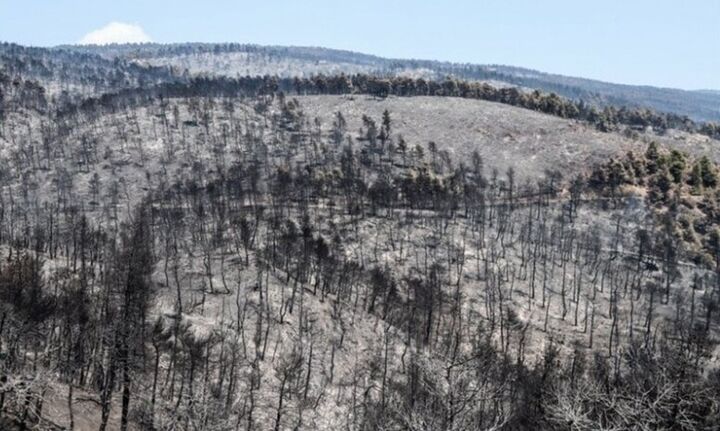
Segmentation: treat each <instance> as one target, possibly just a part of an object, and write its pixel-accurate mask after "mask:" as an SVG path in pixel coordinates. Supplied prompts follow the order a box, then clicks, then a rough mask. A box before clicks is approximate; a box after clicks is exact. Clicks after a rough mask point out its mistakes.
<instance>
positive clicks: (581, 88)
mask: <svg viewBox="0 0 720 431" xmlns="http://www.w3.org/2000/svg"><path fill="white" fill-rule="evenodd" d="M59 48H61V49H64V50H70V51H75V52H81V53H86V54H97V55H100V56H102V57H104V58H106V59H115V58H122V59H125V60H129V61H132V62H137V63H141V64H145V65H153V66H166V65H169V66H173V67H175V68H177V69H179V70H187V71H189V72H190V73H193V74H203V73H204V74H211V75H226V76H236V75H256V74H260V75H264V74H268V75H279V76H284V77H293V76H310V75H313V74H321V73H322V74H337V73H346V74H351V73H375V74H387V75H408V76H415V77H426V78H433V79H442V78H444V77H446V76H454V77H457V78H462V79H469V80H482V81H490V82H492V83H494V84H496V85H512V86H518V87H523V88H526V89H532V90H534V89H538V90H542V91H550V92H555V93H557V94H559V95H561V96H565V97H568V98H571V99H574V100H583V101H585V102H586V103H590V104H593V105H596V106H606V105H616V106H629V107H648V108H652V109H655V110H657V111H662V112H673V113H676V114H680V115H687V116H688V117H690V118H692V119H693V120H699V121H718V120H720V92H719V91H717V90H698V91H687V90H679V89H673V88H658V87H651V86H636V85H623V84H613V83H607V82H602V81H597V80H591V79H584V78H577V77H569V76H563V75H556V74H549V73H544V72H540V71H536V70H531V69H525V68H521V67H513V66H503V65H478V64H460V63H449V62H440V61H430V60H415V59H389V58H382V57H378V56H373V55H367V54H360V53H356V52H351V51H343V50H334V49H326V48H317V47H284V46H260V45H248V44H205V43H183V44H169V45H165V44H140V45H137V44H133V45H110V46H63V47H59Z"/></svg>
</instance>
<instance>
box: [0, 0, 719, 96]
mask: <svg viewBox="0 0 720 431" xmlns="http://www.w3.org/2000/svg"><path fill="white" fill-rule="evenodd" d="M111 22H120V23H128V24H133V25H136V26H139V27H140V28H141V29H142V31H144V33H145V34H146V35H147V36H148V37H149V38H151V39H152V40H153V41H155V42H186V41H200V42H243V43H259V44H278V45H311V46H325V47H330V48H341V49H349V50H353V51H360V52H364V53H369V54H376V55H381V56H386V57H401V58H423V59H437V60H448V61H456V62H469V63H496V64H508V65H515V66H523V67H530V68H533V69H538V70H542V71H546V72H554V73H561V74H565V75H572V76H582V77H588V78H596V79H601V80H605V81H611V82H619V83H627V84H647V85H656V86H665V87H678V88H685V89H701V88H708V89H720V0H685V1H681V0H675V1H670V0H654V1H650V0H624V1H620V0H603V1H583V0H574V1H569V0H567V1H566V0H546V1H542V0H535V1H532V0H504V1H502V0H490V1H481V0H475V1H472V0H442V1H441V0H437V1H423V0H416V1H404V0H396V1H393V0H356V1H342V0H334V1H332V0H304V1H303V0H253V1H244V0H235V1H231V0H204V1H198V0H173V1H169V0H114V1H108V0H0V40H2V41H10V42H17V43H21V44H27V45H41V46H49V45H57V44H64V43H75V42H78V41H80V40H81V39H82V38H83V37H84V36H86V35H87V34H88V33H90V32H91V31H93V30H97V29H100V28H102V27H104V26H105V25H107V24H109V23H111Z"/></svg>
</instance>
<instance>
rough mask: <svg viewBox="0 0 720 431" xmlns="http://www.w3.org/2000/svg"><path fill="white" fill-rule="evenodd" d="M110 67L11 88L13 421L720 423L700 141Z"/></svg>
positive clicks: (718, 296)
mask: <svg viewBox="0 0 720 431" xmlns="http://www.w3.org/2000/svg"><path fill="white" fill-rule="evenodd" d="M141 48H142V47H141ZM145 48H147V49H157V50H159V51H158V52H152V51H150V52H149V53H148V56H150V57H152V56H159V55H166V54H165V53H164V51H162V50H164V49H169V50H170V54H168V55H171V56H172V55H175V54H174V53H175V51H173V49H175V48H167V47H162V46H153V45H150V46H147V47H145ZM83 49H86V50H89V51H92V50H94V49H95V48H83ZM130 49H131V48H130V47H122V46H116V47H109V48H107V52H105V53H100V54H102V55H106V56H111V57H112V56H115V55H120V56H124V57H128V58H129V57H131V56H136V57H137V56H140V55H141V54H142V51H140V52H139V53H135V52H134V51H128V50H130ZM132 49H135V48H132ZM198 49H201V50H202V49H205V48H204V47H203V46H200V47H199V48H198ZM51 51H52V50H51ZM315 54H316V51H314V50H309V52H308V54H307V55H308V56H311V55H315ZM23 55H25V54H23ZM43 55H55V54H48V53H43ZM72 55H80V54H72ZM82 55H93V56H94V57H92V59H91V61H92V62H96V63H97V64H106V65H107V63H104V61H106V60H107V59H104V60H103V59H98V58H99V57H100V55H99V54H95V53H90V52H88V53H83V54H82ZM203 55H204V54H203ZM337 55H340V53H337ZM342 55H347V56H348V59H352V58H353V56H354V54H352V53H346V54H342ZM220 58H222V57H220ZM125 61H130V60H123V61H122V62H120V63H119V65H118V68H119V70H121V71H123V72H122V73H123V74H124V75H123V76H125V77H126V79H129V81H126V82H125V83H124V84H123V85H121V86H120V87H118V88H115V89H114V91H112V92H110V93H107V92H104V91H103V89H102V86H98V87H95V88H94V89H93V91H88V92H87V93H89V94H85V90H83V91H79V92H78V93H77V94H76V96H75V98H74V100H69V101H59V100H55V99H52V98H50V99H45V98H44V97H43V95H44V94H47V92H46V90H45V89H44V87H42V84H39V83H36V82H35V79H37V77H38V76H42V75H39V74H37V72H36V71H35V70H34V69H27V68H18V69H17V70H16V72H15V73H16V74H17V76H13V78H12V79H0V90H1V91H2V93H0V94H2V95H3V98H2V99H0V102H2V104H0V106H1V107H2V108H3V110H2V115H1V116H0V167H1V168H2V169H0V173H1V175H0V306H1V308H0V312H1V313H2V317H0V322H2V323H0V377H1V378H2V380H1V381H2V386H0V394H1V397H0V416H1V417H2V421H3V422H0V424H2V426H5V427H10V426H17V427H18V428H21V427H23V426H26V427H36V428H38V429H52V430H59V429H68V428H70V429H72V428H75V429H99V430H101V431H103V430H110V429H123V428H127V429H138V430H140V429H156V430H228V431H229V430H237V429H245V430H266V429H275V430H285V429H297V430H305V429H320V430H336V429H348V430H375V429H388V430H418V431H419V430H428V429H432V430H435V429H438V430H469V429H483V430H485V429H487V430H524V429H528V430H538V429H547V430H557V429H561V430H565V429H567V430H577V429H580V430H591V429H607V430H610V429H642V427H645V428H649V429H682V430H696V429H712V428H713V427H715V426H716V424H717V423H719V422H720V409H719V408H718V406H720V385H718V379H720V373H718V369H719V368H718V366H719V365H720V349H719V348H718V334H719V331H720V317H719V316H720V312H718V310H719V309H720V308H719V307H720V306H719V304H720V278H719V276H718V274H719V272H718V268H720V210H718V208H720V204H719V203H718V202H719V201H720V180H719V177H718V175H720V171H719V169H718V165H717V163H718V162H720V159H718V152H717V151H716V148H717V145H718V141H717V140H714V139H712V138H710V137H709V136H706V135H700V134H696V133H691V132H688V131H678V130H675V129H672V128H666V129H663V130H661V131H658V130H654V129H652V128H637V127H630V126H628V125H625V124H618V125H617V127H615V128H613V129H608V131H605V132H603V131H600V130H599V129H598V127H595V126H594V125H592V124H590V123H588V122H586V121H578V120H572V119H568V118H563V117H562V115H549V114H546V113H542V112H544V111H542V112H541V111H540V110H531V109H524V108H522V107H519V106H511V105H510V104H507V103H505V104H503V103H497V102H491V101H487V100H477V99H472V98H460V97H445V96H439V95H436V96H427V95H424V96H407V97H396V96H394V95H392V94H384V97H375V96H371V95H370V94H363V93H358V92H353V93H351V94H341V95H340V94H338V95H329V94H311V93H313V92H314V91H316V90H317V88H315V89H311V90H312V91H308V90H307V88H305V90H304V91H303V90H302V89H300V90H301V91H298V90H297V89H296V90H292V87H291V86H289V85H286V84H288V83H287V82H286V81H282V80H277V79H275V78H271V77H268V78H267V79H247V80H244V81H232V80H212V79H203V80H197V81H191V80H190V81H187V82H188V83H187V84H186V83H185V82H184V81H181V82H175V81H173V80H172V78H168V79H170V80H169V81H164V79H165V78H163V77H161V76H159V77H158V82H154V83H153V85H147V86H144V85H134V81H132V80H131V78H132V77H137V79H138V80H140V79H141V78H142V79H144V78H143V77H147V76H152V73H153V72H152V71H153V70H165V71H166V72H168V73H170V71H168V70H167V69H146V68H139V69H137V70H136V69H134V68H132V67H131V68H130V69H125V68H126V67H128V64H130V63H126V62H125ZM138 61H140V60H138ZM219 61H220V60H219ZM221 61H225V60H221ZM368 61H370V60H368ZM23 64H27V62H24V63H23ZM108 67H110V66H109V65H108ZM219 67H225V66H222V65H221V66H219ZM293 67H294V66H293ZM290 69H292V68H290ZM111 70H112V68H109V69H108V71H111ZM132 71H137V75H134V74H133V73H134V72H132ZM131 72H132V73H131ZM146 73H149V74H150V75H146ZM172 73H173V75H172V76H175V75H174V72H172ZM23 74H27V78H28V80H23ZM110 74H111V72H110ZM90 75H92V76H105V75H106V72H105V69H102V68H101V69H96V70H94V71H92V73H89V76H90ZM51 76H52V79H48V81H41V83H42V82H51V83H58V82H59V83H61V84H62V83H63V82H64V80H65V78H64V77H63V76H64V75H63V74H60V73H56V72H53V73H52V74H51ZM107 76H110V75H107ZM98 79H100V78H98ZM133 79H134V78H133ZM178 79H180V78H178ZM335 80H336V81H338V82H339V81H343V82H345V81H344V77H336V79H335ZM103 82H105V81H103ZM371 83H372V82H371ZM135 84H137V83H135ZM158 84H159V85H158ZM162 84H168V85H165V86H163V85H162ZM53 85H56V84H53ZM68 85H69V84H68ZM113 85H114V84H113ZM126 85H127V86H126ZM283 85H285V87H283ZM316 87H319V86H316ZM285 90H287V91H285ZM318 91H319V90H318ZM98 93H99V94H98ZM306 93H307V94H306ZM83 94H85V95H83ZM88 95H94V96H96V97H94V98H87V97H86V96H88ZM539 100H541V101H542V100H554V101H557V99H556V98H549V99H542V98H541V99H539ZM558 106H560V107H562V106H563V105H561V104H558ZM550 108H552V107H548V109H545V111H548V112H550V111H552V110H553V109H550Z"/></svg>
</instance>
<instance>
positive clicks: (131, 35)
mask: <svg viewBox="0 0 720 431" xmlns="http://www.w3.org/2000/svg"><path fill="white" fill-rule="evenodd" d="M142 42H152V39H150V36H148V35H147V34H146V33H145V31H144V30H143V29H142V27H140V26H139V25H135V24H127V23H124V22H111V23H110V24H108V25H106V26H105V27H103V28H100V29H97V30H94V31H91V32H90V33H88V34H86V35H85V36H83V37H82V39H80V41H79V42H78V43H80V44H81V45H107V44H109V43H142Z"/></svg>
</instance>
